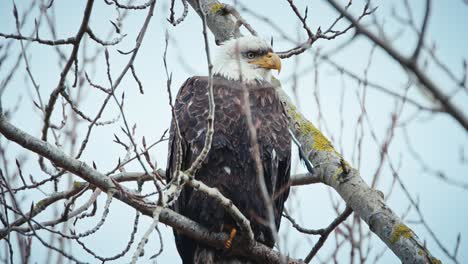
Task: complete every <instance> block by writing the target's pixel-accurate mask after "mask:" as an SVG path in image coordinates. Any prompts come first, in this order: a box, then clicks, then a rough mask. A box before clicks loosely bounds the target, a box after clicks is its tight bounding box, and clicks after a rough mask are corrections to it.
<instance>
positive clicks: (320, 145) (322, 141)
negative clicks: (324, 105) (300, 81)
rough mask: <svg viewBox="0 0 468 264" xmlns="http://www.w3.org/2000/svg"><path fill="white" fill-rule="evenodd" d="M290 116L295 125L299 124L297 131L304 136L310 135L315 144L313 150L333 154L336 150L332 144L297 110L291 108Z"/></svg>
mask: <svg viewBox="0 0 468 264" xmlns="http://www.w3.org/2000/svg"><path fill="white" fill-rule="evenodd" d="M287 113H288V116H289V117H290V118H292V119H293V121H294V123H295V124H297V126H298V127H297V129H298V130H299V133H300V134H302V135H310V136H311V137H312V140H313V143H312V148H313V149H314V150H316V151H327V152H331V151H334V150H335V149H334V148H333V145H332V144H331V142H330V141H329V140H328V139H327V138H326V137H325V136H324V135H323V134H322V132H320V130H318V129H317V128H316V127H315V126H314V125H312V123H311V122H309V121H307V120H306V119H304V118H302V116H301V115H300V114H299V113H298V112H297V110H296V108H295V107H293V106H291V107H290V108H289V109H288V110H287Z"/></svg>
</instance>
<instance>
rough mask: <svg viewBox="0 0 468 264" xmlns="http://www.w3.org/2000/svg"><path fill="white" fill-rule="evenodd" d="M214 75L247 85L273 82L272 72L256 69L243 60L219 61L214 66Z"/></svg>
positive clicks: (221, 59)
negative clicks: (240, 81)
mask: <svg viewBox="0 0 468 264" xmlns="http://www.w3.org/2000/svg"><path fill="white" fill-rule="evenodd" d="M213 73H214V74H216V75H218V76H222V77H224V78H226V79H229V80H234V81H239V80H241V79H242V81H243V82H246V83H254V82H268V83H270V82H271V76H272V75H271V70H268V69H264V68H260V67H256V65H252V64H249V63H247V62H245V61H243V60H240V61H237V60H232V59H223V58H220V59H218V60H217V61H216V62H215V63H214V65H213Z"/></svg>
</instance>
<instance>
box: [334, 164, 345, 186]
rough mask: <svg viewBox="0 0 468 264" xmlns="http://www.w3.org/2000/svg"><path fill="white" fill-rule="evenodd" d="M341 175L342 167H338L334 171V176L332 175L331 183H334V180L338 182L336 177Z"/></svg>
mask: <svg viewBox="0 0 468 264" xmlns="http://www.w3.org/2000/svg"><path fill="white" fill-rule="evenodd" d="M341 173H343V167H341V166H339V167H338V168H337V169H336V171H335V174H333V177H332V181H333V182H336V180H338V176H339V175H340V174H341Z"/></svg>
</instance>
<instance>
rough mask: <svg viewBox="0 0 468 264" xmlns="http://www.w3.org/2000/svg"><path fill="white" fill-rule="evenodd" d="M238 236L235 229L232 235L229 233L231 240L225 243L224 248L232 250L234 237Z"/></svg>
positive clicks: (232, 230)
mask: <svg viewBox="0 0 468 264" xmlns="http://www.w3.org/2000/svg"><path fill="white" fill-rule="evenodd" d="M236 234H237V229H235V228H233V229H231V233H229V238H228V240H226V242H225V243H224V248H226V249H230V248H231V246H232V241H233V240H234V237H236Z"/></svg>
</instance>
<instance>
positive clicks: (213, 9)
mask: <svg viewBox="0 0 468 264" xmlns="http://www.w3.org/2000/svg"><path fill="white" fill-rule="evenodd" d="M223 8H224V5H223V4H221V3H216V4H214V5H212V6H211V8H210V12H211V13H213V14H216V13H218V11H219V10H221V9H223Z"/></svg>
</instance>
